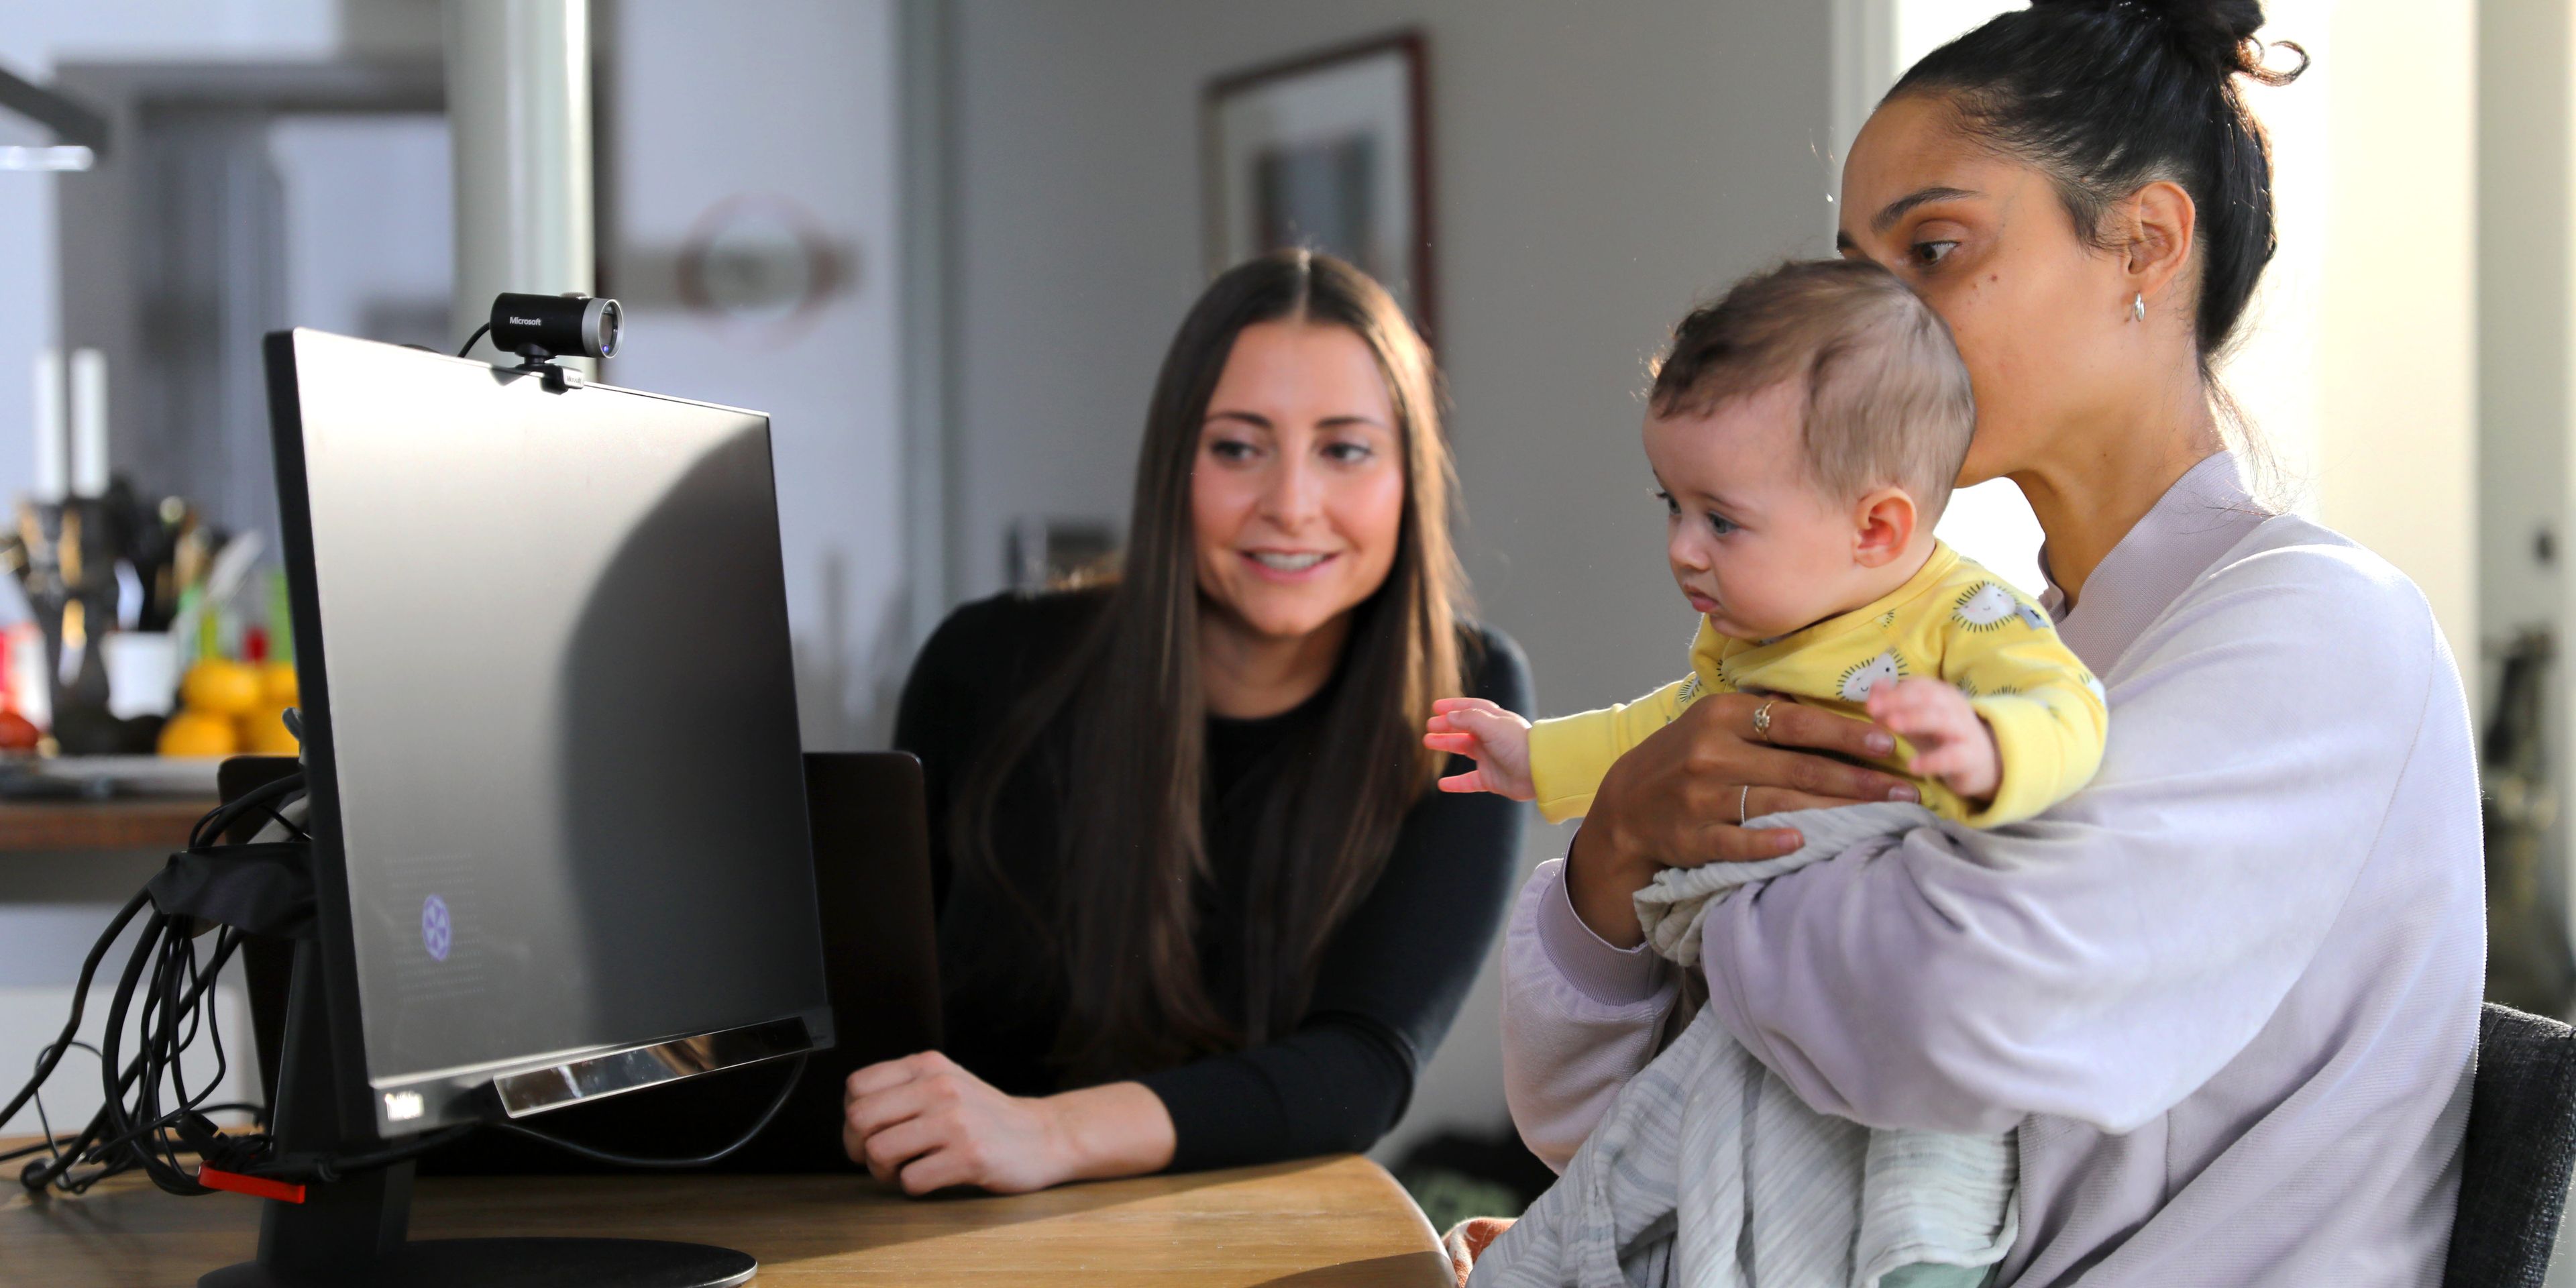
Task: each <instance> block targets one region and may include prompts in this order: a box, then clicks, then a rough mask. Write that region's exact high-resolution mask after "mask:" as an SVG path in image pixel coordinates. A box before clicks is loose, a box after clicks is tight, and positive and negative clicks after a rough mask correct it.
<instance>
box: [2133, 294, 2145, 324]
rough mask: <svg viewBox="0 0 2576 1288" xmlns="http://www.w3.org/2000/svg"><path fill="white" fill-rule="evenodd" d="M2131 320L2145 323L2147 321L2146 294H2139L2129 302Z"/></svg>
mask: <svg viewBox="0 0 2576 1288" xmlns="http://www.w3.org/2000/svg"><path fill="white" fill-rule="evenodd" d="M2129 320H2130V321H2132V322H2144V321H2146V320H2147V293H2146V292H2144V291H2140V292H2138V294H2137V295H2136V297H2135V298H2133V299H2131V300H2130V301H2129Z"/></svg>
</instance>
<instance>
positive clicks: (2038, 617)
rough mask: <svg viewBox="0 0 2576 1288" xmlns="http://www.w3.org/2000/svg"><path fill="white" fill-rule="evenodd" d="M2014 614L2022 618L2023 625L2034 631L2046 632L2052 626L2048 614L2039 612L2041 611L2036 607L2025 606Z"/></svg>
mask: <svg viewBox="0 0 2576 1288" xmlns="http://www.w3.org/2000/svg"><path fill="white" fill-rule="evenodd" d="M2013 612H2014V613H2015V614H2016V615H2018V616H2019V617H2020V618H2021V624H2022V625H2024V626H2027V627H2029V628H2031V629H2032V630H2035V631H2044V630H2047V629H2048V628H2049V626H2050V625H2051V623H2050V622H2049V620H2048V614H2046V613H2043V612H2041V611H2039V609H2038V608H2037V607H2036V606H2034V605H2031V604H2024V605H2022V606H2021V607H2019V608H2016V609H2014V610H2013Z"/></svg>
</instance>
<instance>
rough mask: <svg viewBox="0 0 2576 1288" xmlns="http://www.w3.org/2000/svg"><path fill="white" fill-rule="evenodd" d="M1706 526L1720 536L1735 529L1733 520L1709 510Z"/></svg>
mask: <svg viewBox="0 0 2576 1288" xmlns="http://www.w3.org/2000/svg"><path fill="white" fill-rule="evenodd" d="M1708 527H1709V531H1711V532H1714V533H1716V534H1717V535H1719V536H1721V537H1722V536H1725V535H1727V534H1728V533H1731V532H1733V531H1735V521H1734V520H1733V519H1730V518H1727V517H1726V516H1725V515H1723V514H1719V513H1717V512H1716V511H1714V510H1711V511H1710V512H1709V515H1708Z"/></svg>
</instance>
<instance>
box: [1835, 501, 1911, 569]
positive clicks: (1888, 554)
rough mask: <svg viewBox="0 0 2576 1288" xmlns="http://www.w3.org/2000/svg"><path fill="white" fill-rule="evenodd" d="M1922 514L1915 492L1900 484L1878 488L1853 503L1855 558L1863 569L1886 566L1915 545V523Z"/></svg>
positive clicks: (1854, 560)
mask: <svg viewBox="0 0 2576 1288" xmlns="http://www.w3.org/2000/svg"><path fill="white" fill-rule="evenodd" d="M1920 519H1921V515H1920V514H1919V513H1918V512H1917V511H1916V510H1915V508H1914V495H1913V494H1912V493H1910V492H1907V491H1906V490H1905V489H1904V488H1901V487H1883V488H1878V489H1876V490H1874V491H1872V492H1870V493H1868V494H1867V495H1864V496H1863V497H1861V499H1860V500H1858V501H1856V502H1854V503H1853V504H1852V560H1853V562H1855V563H1858V564H1859V565H1860V566H1861V567H1863V568H1884V567H1886V566H1887V565H1889V564H1891V563H1894V562H1895V561H1896V559H1897V557H1898V556H1900V555H1902V554H1904V553H1905V551H1906V548H1907V547H1909V546H1911V545H1913V544H1914V525H1915V524H1916V523H1917V522H1919V521H1920Z"/></svg>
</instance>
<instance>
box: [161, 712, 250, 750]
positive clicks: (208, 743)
mask: <svg viewBox="0 0 2576 1288" xmlns="http://www.w3.org/2000/svg"><path fill="white" fill-rule="evenodd" d="M239 743H240V738H239V737H238V736H237V735H236V734H235V732H234V730H233V722H232V721H230V720H227V719H225V718H224V717H222V716H215V715H208V714H206V713H205V712H203V711H182V712H180V713H179V714H177V715H175V716H172V717H170V723H168V724H165V725H163V726H161V754H162V755H164V756H229V755H231V754H233V752H234V750H235V749H236V748H237V747H238V745H239Z"/></svg>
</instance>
